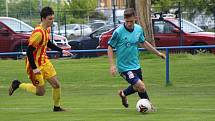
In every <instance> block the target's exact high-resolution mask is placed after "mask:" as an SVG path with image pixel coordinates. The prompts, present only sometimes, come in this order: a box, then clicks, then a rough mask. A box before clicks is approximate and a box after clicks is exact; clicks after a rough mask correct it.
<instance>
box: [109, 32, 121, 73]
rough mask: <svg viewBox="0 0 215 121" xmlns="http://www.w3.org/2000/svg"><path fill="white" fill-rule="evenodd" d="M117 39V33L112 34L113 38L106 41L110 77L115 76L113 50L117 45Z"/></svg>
mask: <svg viewBox="0 0 215 121" xmlns="http://www.w3.org/2000/svg"><path fill="white" fill-rule="evenodd" d="M118 39H119V35H118V33H117V32H114V33H113V36H112V37H111V39H110V40H109V41H108V59H109V64H110V73H111V75H113V76H114V75H116V66H115V64H114V52H113V48H114V47H115V46H116V45H117V41H118Z"/></svg>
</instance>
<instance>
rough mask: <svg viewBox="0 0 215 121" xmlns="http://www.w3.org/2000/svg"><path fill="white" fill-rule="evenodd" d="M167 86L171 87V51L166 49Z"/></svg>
mask: <svg viewBox="0 0 215 121" xmlns="http://www.w3.org/2000/svg"><path fill="white" fill-rule="evenodd" d="M166 85H167V86H168V85H170V80H169V49H168V48H166Z"/></svg>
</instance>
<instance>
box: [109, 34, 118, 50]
mask: <svg viewBox="0 0 215 121" xmlns="http://www.w3.org/2000/svg"><path fill="white" fill-rule="evenodd" d="M118 40H119V34H118V33H117V32H116V31H114V33H113V35H112V37H111V38H110V40H109V41H108V45H110V46H111V47H113V48H115V47H116V45H117V42H118Z"/></svg>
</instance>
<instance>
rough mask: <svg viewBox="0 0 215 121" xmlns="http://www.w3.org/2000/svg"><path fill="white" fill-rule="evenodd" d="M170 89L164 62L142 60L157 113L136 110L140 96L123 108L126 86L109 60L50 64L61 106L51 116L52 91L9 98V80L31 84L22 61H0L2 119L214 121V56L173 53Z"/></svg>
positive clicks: (76, 60) (16, 120)
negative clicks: (119, 93)
mask: <svg viewBox="0 0 215 121" xmlns="http://www.w3.org/2000/svg"><path fill="white" fill-rule="evenodd" d="M170 57H171V59H170V80H171V82H172V85H171V86H166V85H165V61H162V60H161V59H159V58H155V57H154V56H146V57H142V58H144V59H143V61H141V63H142V68H143V70H144V73H143V76H144V78H145V83H146V85H147V89H148V93H149V96H150V98H151V100H152V102H153V104H154V105H155V106H156V107H157V112H154V113H147V114H141V113H138V112H136V110H135V105H136V101H137V100H138V96H137V95H136V94H135V95H131V96H129V97H128V99H129V104H130V107H129V108H128V109H125V108H123V107H122V105H121V102H120V99H119V97H118V96H117V91H118V89H122V88H124V87H127V83H126V82H125V81H124V80H122V78H121V77H120V76H116V77H111V76H110V75H109V67H108V63H107V62H108V61H107V57H101V58H93V59H58V60H52V63H53V64H54V65H55V68H56V70H57V73H58V77H59V79H60V80H61V83H62V105H63V107H65V108H66V109H68V111H67V112H60V113H55V112H52V106H53V105H52V98H51V87H50V86H49V85H48V84H47V85H46V86H47V88H46V89H47V90H46V95H45V96H43V97H37V96H34V95H32V94H30V93H26V92H24V91H23V90H17V91H16V92H15V93H14V95H13V96H11V97H10V96H8V92H7V90H8V86H9V84H10V80H13V79H15V78H17V79H20V80H22V81H24V82H29V80H28V78H27V75H26V74H25V69H24V60H0V120H1V121H214V120H215V115H214V113H215V96H214V95H215V75H214V73H215V56H213V55H196V56H193V55H186V54H184V55H171V56H170Z"/></svg>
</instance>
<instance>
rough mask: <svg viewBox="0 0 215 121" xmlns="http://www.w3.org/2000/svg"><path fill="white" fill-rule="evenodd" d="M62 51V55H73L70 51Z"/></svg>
mask: <svg viewBox="0 0 215 121" xmlns="http://www.w3.org/2000/svg"><path fill="white" fill-rule="evenodd" d="M62 53H63V54H64V55H66V56H72V55H73V54H72V53H70V52H69V51H67V50H63V51H62Z"/></svg>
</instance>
